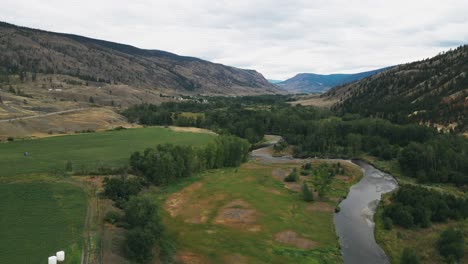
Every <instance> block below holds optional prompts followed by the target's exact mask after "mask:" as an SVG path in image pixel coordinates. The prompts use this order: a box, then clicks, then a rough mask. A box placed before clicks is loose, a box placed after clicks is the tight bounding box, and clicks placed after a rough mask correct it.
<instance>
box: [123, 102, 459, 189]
mask: <svg viewBox="0 0 468 264" xmlns="http://www.w3.org/2000/svg"><path fill="white" fill-rule="evenodd" d="M288 100H289V98H288V97H287V96H261V97H249V98H229V99H226V98H210V99H209V102H205V101H201V100H200V101H191V102H182V103H163V104H161V105H148V104H144V105H138V106H134V107H131V108H129V109H127V110H125V111H124V112H123V114H124V115H125V116H127V117H128V118H129V120H131V121H134V122H139V123H141V124H144V125H178V126H196V127H201V128H207V129H211V130H213V131H216V132H217V133H220V134H233V135H236V136H239V137H242V138H245V139H247V140H248V141H249V142H250V143H252V144H255V143H257V142H259V141H260V140H261V139H262V138H263V135H265V134H277V135H281V136H283V138H284V139H285V140H286V141H287V143H289V144H291V145H294V155H295V156H296V157H345V158H353V157H359V156H360V155H362V154H366V155H372V156H375V157H378V158H380V159H382V160H397V161H398V163H399V164H400V166H401V168H402V170H403V171H404V172H405V174H406V175H407V176H409V177H413V178H416V179H417V180H419V181H421V182H441V183H448V182H450V183H454V184H456V185H457V186H466V185H467V183H468V164H467V162H466V160H468V142H467V141H466V139H464V138H462V137H460V136H457V135H456V134H451V133H446V134H443V133H439V132H437V130H436V129H434V128H431V127H426V126H421V125H417V124H395V123H392V122H390V121H388V120H384V119H380V118H363V117H361V116H359V115H356V114H346V115H343V116H339V117H338V116H334V115H333V114H332V113H331V112H329V111H327V110H323V109H317V108H313V107H304V106H300V105H298V106H291V105H289V104H287V103H286V102H287V101H288Z"/></svg>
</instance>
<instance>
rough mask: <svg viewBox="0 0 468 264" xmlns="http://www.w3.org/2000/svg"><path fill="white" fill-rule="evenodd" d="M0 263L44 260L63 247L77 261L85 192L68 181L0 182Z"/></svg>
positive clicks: (67, 257)
mask: <svg viewBox="0 0 468 264" xmlns="http://www.w3.org/2000/svg"><path fill="white" fill-rule="evenodd" d="M0 212H1V217H0V234H1V239H0V252H1V253H0V263H31V264H35V263H38V264H39V263H46V261H47V257H48V256H51V255H55V252H57V251H59V250H65V252H66V259H67V261H66V262H65V263H79V261H80V258H81V247H82V232H83V227H84V219H85V213H86V196H85V194H84V192H83V190H82V189H81V188H80V187H76V186H74V185H71V184H70V183H54V182H42V181H41V182H14V183H8V184H6V183H3V184H0Z"/></svg>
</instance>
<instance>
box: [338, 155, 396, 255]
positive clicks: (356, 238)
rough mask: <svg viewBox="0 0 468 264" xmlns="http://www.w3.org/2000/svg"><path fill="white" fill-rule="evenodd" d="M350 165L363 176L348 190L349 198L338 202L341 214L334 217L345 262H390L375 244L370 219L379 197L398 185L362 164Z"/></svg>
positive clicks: (391, 178) (372, 224)
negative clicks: (357, 169) (360, 170)
mask: <svg viewBox="0 0 468 264" xmlns="http://www.w3.org/2000/svg"><path fill="white" fill-rule="evenodd" d="M353 162H354V163H355V164H357V165H359V166H360V167H361V168H362V169H363V171H364V177H363V178H362V179H361V181H359V182H358V183H357V184H355V185H353V187H351V190H350V192H349V194H348V197H347V198H346V199H345V200H343V201H342V202H341V203H340V208H341V211H340V212H339V213H337V214H335V217H334V222H335V228H336V232H337V233H338V236H339V238H340V245H341V253H342V255H343V260H344V263H345V264H358V263H359V264H363V263H371V264H380V263H390V261H389V259H388V258H387V256H386V255H385V253H384V251H383V250H382V248H380V247H379V245H378V244H377V243H376V242H375V238H374V221H373V216H374V213H375V210H376V208H377V205H378V203H379V201H380V198H381V195H382V194H383V193H387V192H390V191H392V190H394V189H395V188H397V187H398V185H397V182H396V181H395V179H394V178H393V177H392V176H391V175H389V174H386V173H384V172H382V171H380V170H377V169H376V168H374V167H372V166H371V165H369V164H367V163H365V162H363V161H353Z"/></svg>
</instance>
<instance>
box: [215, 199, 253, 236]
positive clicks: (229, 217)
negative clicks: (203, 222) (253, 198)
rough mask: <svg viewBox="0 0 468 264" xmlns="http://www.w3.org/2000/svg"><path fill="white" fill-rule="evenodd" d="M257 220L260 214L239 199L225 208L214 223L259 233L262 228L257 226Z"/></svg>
mask: <svg viewBox="0 0 468 264" xmlns="http://www.w3.org/2000/svg"><path fill="white" fill-rule="evenodd" d="M257 218H258V212H257V211H256V210H255V209H253V208H252V207H251V206H250V204H249V203H247V202H246V201H244V200H241V199H238V200H234V201H232V202H230V203H228V204H226V205H225V206H223V207H222V208H221V209H220V210H219V211H218V214H217V215H216V218H215V219H214V220H213V223H214V224H220V225H226V226H231V227H236V228H242V229H247V230H248V231H251V232H257V231H260V230H261V226H260V225H257V224H256V223H257Z"/></svg>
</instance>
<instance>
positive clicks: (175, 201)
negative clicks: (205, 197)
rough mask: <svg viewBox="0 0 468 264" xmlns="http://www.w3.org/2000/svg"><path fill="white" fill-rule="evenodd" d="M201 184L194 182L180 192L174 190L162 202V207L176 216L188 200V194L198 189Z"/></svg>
mask: <svg viewBox="0 0 468 264" xmlns="http://www.w3.org/2000/svg"><path fill="white" fill-rule="evenodd" d="M202 186H203V183H201V182H196V183H193V184H191V185H189V186H187V187H185V188H184V189H182V190H181V191H180V192H176V193H174V194H172V195H171V196H169V197H168V198H167V200H166V201H165V202H164V209H165V210H166V211H167V212H169V214H170V215H171V216H172V217H176V216H178V215H179V214H180V213H181V212H182V210H183V209H184V207H185V205H186V204H187V202H188V201H189V197H190V195H191V194H192V193H193V192H194V191H196V190H198V189H200V188H201V187H202Z"/></svg>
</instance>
